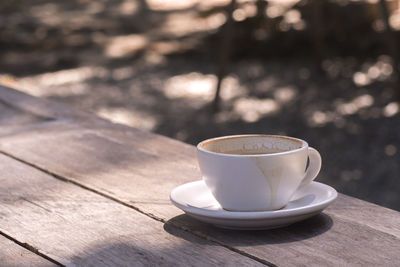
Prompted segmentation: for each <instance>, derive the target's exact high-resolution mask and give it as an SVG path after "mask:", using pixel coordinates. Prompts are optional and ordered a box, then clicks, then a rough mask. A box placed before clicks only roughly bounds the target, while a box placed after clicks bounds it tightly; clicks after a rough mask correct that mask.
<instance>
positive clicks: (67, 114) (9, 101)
mask: <svg viewBox="0 0 400 267" xmlns="http://www.w3.org/2000/svg"><path fill="white" fill-rule="evenodd" d="M0 99H1V102H2V104H3V105H7V106H9V107H13V108H14V109H18V110H19V111H23V112H24V113H29V114H31V115H32V116H37V117H41V118H49V119H74V120H78V119H88V118H92V119H94V118H93V115H90V114H88V113H86V112H83V111H78V110H74V109H71V108H70V107H68V106H65V105H62V104H58V103H55V102H52V101H48V100H46V99H40V100H38V98H36V97H33V96H30V95H27V94H25V93H22V92H20V91H17V90H14V89H11V88H7V87H5V86H2V85H0Z"/></svg>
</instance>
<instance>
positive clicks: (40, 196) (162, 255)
mask: <svg viewBox="0 0 400 267" xmlns="http://www.w3.org/2000/svg"><path fill="white" fill-rule="evenodd" d="M0 172H1V173H2V175H1V176H0V184H1V185H2V186H1V188H0V210H1V214H2V216H1V218H0V231H6V232H7V233H8V234H9V235H10V236H13V237H14V238H15V239H16V240H18V241H19V242H21V243H27V244H30V245H31V246H33V247H34V248H38V249H39V250H40V251H41V252H42V253H43V254H45V255H49V257H51V258H52V259H53V260H55V261H57V262H59V263H61V264H63V265H71V264H76V265H78V266H88V265H89V266H99V265H102V266H160V265H161V266H177V265H181V266H186V265H207V266H208V265H211V266H220V265H231V266H245V265H250V266H257V265H262V264H261V263H259V262H257V261H254V260H252V259H250V258H248V257H245V256H242V255H240V254H238V253H235V252H233V251H231V250H229V249H227V248H224V247H222V246H218V245H217V244H215V243H213V242H210V241H207V240H203V239H201V238H198V237H196V236H193V235H192V234H190V233H187V232H185V231H182V230H180V229H178V228H176V227H174V226H171V225H166V226H165V225H164V224H163V223H162V222H159V221H156V220H154V219H151V218H149V217H148V216H145V215H143V214H141V213H139V212H137V211H135V210H133V209H131V208H129V207H126V206H124V205H121V204H119V203H117V202H115V201H112V200H109V199H107V198H105V197H102V196H99V195H98V194H96V193H93V192H90V191H88V190H85V189H82V188H80V187H79V186H76V185H73V184H71V183H67V182H63V181H60V180H57V179H54V178H53V177H51V176H50V175H48V174H46V173H43V172H41V171H39V170H36V169H34V168H32V167H30V166H27V165H25V164H23V163H21V162H18V161H16V160H14V159H11V158H9V157H7V156H4V155H0Z"/></svg>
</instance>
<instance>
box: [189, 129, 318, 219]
mask: <svg viewBox="0 0 400 267" xmlns="http://www.w3.org/2000/svg"><path fill="white" fill-rule="evenodd" d="M197 156H198V162H199V165H200V170H201V172H202V175H203V180H204V182H205V183H206V185H207V187H208V188H209V189H210V191H211V193H212V194H213V195H214V197H215V199H216V200H217V201H218V202H219V203H220V205H221V207H222V208H224V209H226V210H230V211H269V210H277V209H281V208H283V207H284V206H285V205H286V204H287V203H288V202H289V201H290V199H291V197H292V196H293V194H294V193H295V192H296V190H298V189H299V188H300V187H303V186H306V185H308V184H309V183H311V182H312V181H313V180H314V179H315V177H316V176H317V175H318V173H319V171H320V168H321V156H320V154H319V153H318V151H317V150H315V149H314V148H311V147H309V146H308V144H307V142H305V141H303V140H301V139H298V138H293V137H287V136H277V135H233V136H224V137H217V138H212V139H208V140H205V141H202V142H200V143H199V144H198V145H197ZM307 161H309V164H308V167H307Z"/></svg>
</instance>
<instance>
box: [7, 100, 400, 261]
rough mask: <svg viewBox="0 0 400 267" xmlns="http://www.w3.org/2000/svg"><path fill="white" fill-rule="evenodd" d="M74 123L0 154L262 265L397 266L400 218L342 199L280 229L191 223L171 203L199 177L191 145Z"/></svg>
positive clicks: (32, 134)
mask: <svg viewBox="0 0 400 267" xmlns="http://www.w3.org/2000/svg"><path fill="white" fill-rule="evenodd" d="M1 95H2V94H1V93H0V98H1ZM23 97H27V98H29V97H28V96H21V98H23ZM36 102H41V100H36ZM36 106H37V107H38V106H39V104H36ZM69 113H73V111H70V112H69ZM41 114H45V112H42V113H41ZM75 118H76V119H68V120H66V119H65V117H64V119H55V121H54V122H52V123H47V124H41V125H39V126H37V127H32V128H29V129H26V130H25V131H21V132H16V133H14V134H12V135H7V136H3V137H1V138H0V151H1V152H3V153H6V154H8V155H10V156H12V157H15V158H17V159H19V160H22V161H24V162H26V163H27V164H32V165H34V166H36V167H37V168H40V169H43V170H44V171H47V172H50V173H53V174H55V175H56V176H57V177H58V178H59V179H65V180H69V181H72V182H74V183H77V184H79V185H82V186H83V187H85V188H87V189H90V190H93V191H95V192H97V193H99V194H104V195H106V196H108V197H110V198H113V199H115V200H117V201H119V202H122V203H124V204H126V205H127V206H130V207H132V208H135V209H138V210H140V211H141V212H142V213H144V214H146V215H147V216H148V217H151V218H153V219H157V220H161V221H164V222H166V226H168V225H173V226H177V227H180V228H181V229H186V230H188V231H190V232H192V233H194V234H196V235H198V236H202V237H204V238H205V239H210V240H214V241H215V242H216V243H219V244H222V245H224V246H226V247H230V248H232V249H234V250H235V249H236V250H240V251H242V252H244V253H247V254H249V255H252V256H254V257H256V258H257V259H259V260H260V261H262V260H265V261H266V262H271V263H275V264H277V265H284V266H298V265H308V266H310V265H314V266H321V265H325V266H326V265H331V266H337V265H365V264H366V265H386V266H396V265H398V263H399V262H400V253H399V251H400V213H398V212H396V211H393V210H389V209H386V208H383V207H379V206H377V205H374V204H370V203H367V202H365V201H361V200H357V199H354V198H351V197H347V196H344V195H340V196H339V198H338V200H337V201H336V202H335V203H334V204H333V205H332V206H331V207H329V208H328V209H327V210H326V212H324V213H323V214H322V215H319V216H316V217H314V218H311V219H310V220H307V221H304V222H300V223H298V224H295V225H293V226H290V227H287V228H283V229H278V230H271V231H257V232H242V231H227V230H219V229H216V228H214V227H211V226H209V225H205V224H203V223H200V222H197V221H195V220H193V219H191V218H189V217H187V216H185V215H182V212H181V211H180V210H178V209H176V208H175V207H174V206H172V205H171V204H170V202H169V193H170V191H171V190H172V189H173V188H174V187H175V186H178V185H180V184H182V183H185V182H189V181H193V180H198V179H200V173H199V170H198V167H197V163H196V158H195V149H194V147H193V146H189V145H186V144H183V143H181V142H178V141H175V140H171V139H169V138H166V137H162V136H158V135H154V134H151V133H146V132H143V131H139V130H136V129H132V128H129V127H125V126H121V125H115V124H111V123H106V122H104V121H101V120H98V119H93V120H92V118H91V117H90V116H88V117H85V118H84V119H82V118H77V116H75ZM82 120H83V121H84V122H82ZM63 144H65V145H63Z"/></svg>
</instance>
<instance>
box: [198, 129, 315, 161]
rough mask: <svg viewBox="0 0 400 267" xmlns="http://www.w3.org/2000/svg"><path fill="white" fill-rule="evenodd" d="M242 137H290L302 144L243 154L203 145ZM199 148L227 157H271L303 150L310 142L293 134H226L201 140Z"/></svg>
mask: <svg viewBox="0 0 400 267" xmlns="http://www.w3.org/2000/svg"><path fill="white" fill-rule="evenodd" d="M241 137H272V138H280V139H289V140H292V141H296V142H300V143H301V144H302V145H301V147H299V148H296V149H292V150H288V151H282V152H275V153H265V154H247V155H241V154H227V153H221V152H214V151H210V150H206V149H204V148H203V147H202V146H204V144H206V143H209V142H213V141H218V140H224V139H233V138H241ZM196 147H197V150H199V151H202V152H205V153H209V154H213V155H217V156H225V157H239V158H243V157H244V158H247V157H271V156H277V155H285V154H291V153H296V152H298V151H301V150H303V149H307V148H308V143H307V142H306V141H304V140H302V139H299V138H296V137H291V136H284V135H272V134H238V135H226V136H219V137H213V138H209V139H206V140H203V141H201V142H200V143H198V144H197V146H196Z"/></svg>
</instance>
